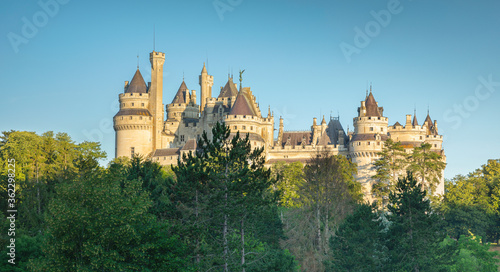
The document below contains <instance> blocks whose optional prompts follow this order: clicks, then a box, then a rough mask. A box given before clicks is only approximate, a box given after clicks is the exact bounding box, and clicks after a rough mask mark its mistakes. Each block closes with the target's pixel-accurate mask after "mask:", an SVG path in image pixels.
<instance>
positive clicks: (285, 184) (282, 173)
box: [271, 161, 304, 208]
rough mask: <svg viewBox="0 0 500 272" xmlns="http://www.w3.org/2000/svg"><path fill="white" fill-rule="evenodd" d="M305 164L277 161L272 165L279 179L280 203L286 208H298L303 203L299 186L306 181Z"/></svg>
mask: <svg viewBox="0 0 500 272" xmlns="http://www.w3.org/2000/svg"><path fill="white" fill-rule="evenodd" d="M303 168H304V165H303V164H302V163H301V162H292V163H285V162H283V161H280V162H277V163H275V164H273V165H272V166H271V171H272V173H273V176H274V178H276V179H277V181H278V182H277V183H276V190H278V191H280V192H281V197H280V205H281V206H282V207H285V208H297V207H300V206H301V205H302V202H303V201H302V200H301V199H300V194H299V188H300V187H301V186H302V185H303V183H304V177H303Z"/></svg>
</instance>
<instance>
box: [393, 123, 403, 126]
mask: <svg viewBox="0 0 500 272" xmlns="http://www.w3.org/2000/svg"><path fill="white" fill-rule="evenodd" d="M393 127H402V125H401V124H400V123H399V122H396V123H395V124H394V125H393Z"/></svg>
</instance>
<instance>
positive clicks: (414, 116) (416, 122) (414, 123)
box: [411, 114, 418, 126]
mask: <svg viewBox="0 0 500 272" xmlns="http://www.w3.org/2000/svg"><path fill="white" fill-rule="evenodd" d="M411 125H412V126H418V121H417V115H416V114H414V115H413V122H412V123H411Z"/></svg>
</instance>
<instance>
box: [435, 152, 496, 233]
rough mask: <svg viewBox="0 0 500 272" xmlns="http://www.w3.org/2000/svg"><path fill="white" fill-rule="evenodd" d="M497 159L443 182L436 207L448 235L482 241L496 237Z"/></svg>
mask: <svg viewBox="0 0 500 272" xmlns="http://www.w3.org/2000/svg"><path fill="white" fill-rule="evenodd" d="M499 173H500V160H489V161H488V163H487V164H485V165H483V166H481V168H479V169H477V170H475V171H474V172H472V173H469V174H468V175H467V176H461V175H458V176H456V177H454V178H453V179H452V180H451V181H448V182H446V186H445V189H446V193H445V195H444V197H443V201H442V202H441V203H439V204H438V205H437V208H438V209H439V211H440V212H441V213H443V214H444V216H445V219H446V221H447V223H448V226H447V230H448V234H449V235H450V236H451V237H453V238H455V239H458V238H459V237H460V236H461V235H469V233H470V232H472V233H474V234H475V235H478V236H481V237H483V238H484V239H485V241H490V242H497V241H498V239H499V238H500V174H499Z"/></svg>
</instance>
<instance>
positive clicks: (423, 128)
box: [387, 125, 427, 132]
mask: <svg viewBox="0 0 500 272" xmlns="http://www.w3.org/2000/svg"><path fill="white" fill-rule="evenodd" d="M387 130H388V131H389V132H398V131H401V132H403V131H408V132H426V131H427V127H426V126H412V125H408V126H404V127H403V126H388V127H387Z"/></svg>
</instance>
